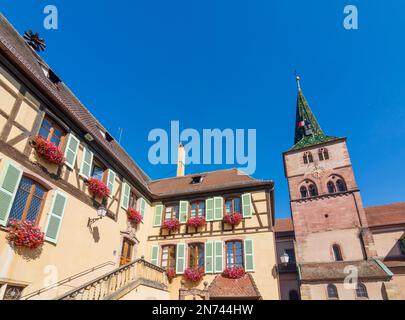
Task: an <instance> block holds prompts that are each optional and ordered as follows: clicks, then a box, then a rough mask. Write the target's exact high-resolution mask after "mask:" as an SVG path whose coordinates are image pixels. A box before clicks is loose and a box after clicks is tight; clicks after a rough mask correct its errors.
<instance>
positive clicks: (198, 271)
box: [184, 268, 204, 282]
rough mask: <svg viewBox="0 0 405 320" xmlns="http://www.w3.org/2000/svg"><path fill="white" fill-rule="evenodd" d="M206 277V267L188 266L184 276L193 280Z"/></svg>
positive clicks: (198, 280)
mask: <svg viewBox="0 0 405 320" xmlns="http://www.w3.org/2000/svg"><path fill="white" fill-rule="evenodd" d="M203 277H204V268H188V269H186V270H185V271H184V278H186V279H187V280H189V281H191V282H200V281H201V280H202V278H203Z"/></svg>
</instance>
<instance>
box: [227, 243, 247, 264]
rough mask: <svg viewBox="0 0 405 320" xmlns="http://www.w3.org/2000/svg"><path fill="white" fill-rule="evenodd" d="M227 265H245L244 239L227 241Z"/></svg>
mask: <svg viewBox="0 0 405 320" xmlns="http://www.w3.org/2000/svg"><path fill="white" fill-rule="evenodd" d="M225 245H226V266H227V267H228V268H233V267H243V250H242V241H228V242H226V244H225Z"/></svg>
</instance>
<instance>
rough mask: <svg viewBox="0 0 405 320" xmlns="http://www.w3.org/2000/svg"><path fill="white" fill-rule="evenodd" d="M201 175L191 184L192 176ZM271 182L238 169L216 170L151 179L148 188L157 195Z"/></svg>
mask: <svg viewBox="0 0 405 320" xmlns="http://www.w3.org/2000/svg"><path fill="white" fill-rule="evenodd" d="M195 176H201V177H202V181H201V182H200V183H198V184H192V183H191V182H192V177H195ZM266 184H271V185H272V184H273V182H272V181H262V180H256V179H254V178H252V177H250V176H248V175H246V174H243V173H242V172H241V171H239V170H238V169H228V170H218V171H211V172H205V173H200V174H190V175H186V176H184V177H175V178H168V179H161V180H155V181H151V182H150V183H149V187H150V190H151V192H152V193H153V194H155V195H158V196H170V195H173V194H185V193H193V192H204V191H213V190H215V189H218V190H223V189H227V188H232V187H242V186H255V185H266Z"/></svg>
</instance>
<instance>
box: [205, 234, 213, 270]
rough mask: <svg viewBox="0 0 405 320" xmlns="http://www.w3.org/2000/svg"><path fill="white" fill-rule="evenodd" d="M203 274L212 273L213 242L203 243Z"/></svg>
mask: <svg viewBox="0 0 405 320" xmlns="http://www.w3.org/2000/svg"><path fill="white" fill-rule="evenodd" d="M204 256H205V273H213V272H214V241H207V242H206V243H205V254H204Z"/></svg>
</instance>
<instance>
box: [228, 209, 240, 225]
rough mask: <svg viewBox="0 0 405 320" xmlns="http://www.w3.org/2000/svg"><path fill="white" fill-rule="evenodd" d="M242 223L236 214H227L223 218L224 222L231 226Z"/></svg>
mask: <svg viewBox="0 0 405 320" xmlns="http://www.w3.org/2000/svg"><path fill="white" fill-rule="evenodd" d="M241 221H242V215H241V214H240V213H238V212H234V213H227V214H225V216H224V222H226V223H227V224H230V225H232V226H237V225H238V224H239V223H240V222H241Z"/></svg>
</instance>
